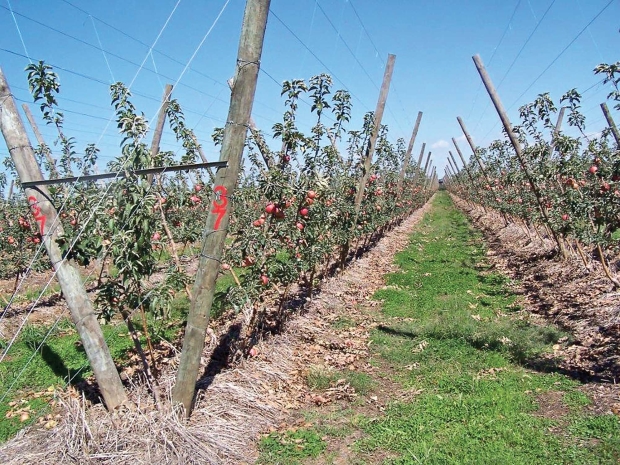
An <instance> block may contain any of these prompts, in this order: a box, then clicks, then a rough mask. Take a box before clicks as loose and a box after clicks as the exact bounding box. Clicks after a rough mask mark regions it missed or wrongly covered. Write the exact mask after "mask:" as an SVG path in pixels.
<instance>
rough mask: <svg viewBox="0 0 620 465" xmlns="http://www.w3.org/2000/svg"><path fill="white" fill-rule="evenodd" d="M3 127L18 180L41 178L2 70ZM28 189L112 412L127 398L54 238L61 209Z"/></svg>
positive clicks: (92, 313)
mask: <svg viewBox="0 0 620 465" xmlns="http://www.w3.org/2000/svg"><path fill="white" fill-rule="evenodd" d="M0 128H1V129H2V135H3V136H4V140H5V141H6V145H7V147H8V149H9V153H10V155H11V158H12V159H13V163H14V164H15V169H16V170H17V174H18V175H19V178H20V180H21V181H22V182H28V181H42V180H43V175H42V173H41V170H40V168H39V166H38V165H37V162H36V160H35V157H34V150H33V149H32V146H31V145H30V141H29V140H28V135H27V133H26V128H25V127H24V123H23V122H22V119H21V117H20V116H19V113H18V111H17V106H16V105H15V101H14V99H13V96H12V94H11V90H10V89H9V85H8V83H7V81H6V79H5V77H4V73H3V72H2V70H1V69H0ZM24 190H25V193H26V197H27V199H28V203H29V205H30V208H31V209H32V214H33V215H34V218H35V220H36V221H37V223H38V224H39V230H40V232H41V237H42V241H43V244H44V245H45V248H46V250H47V253H48V255H49V257H50V260H51V262H52V266H53V267H54V270H55V272H56V278H57V279H58V282H59V283H60V288H61V289H62V294H63V296H64V298H65V301H66V302H67V306H68V307H69V311H70V312H71V317H72V318H73V322H74V323H75V326H76V329H77V332H78V334H79V335H80V339H81V341H82V345H83V347H84V350H85V352H86V355H87V357H88V361H89V362H90V366H91V368H92V369H93V373H94V374H95V378H96V379H97V383H98V384H99V389H100V390H101V394H102V395H103V399H104V401H105V403H106V406H107V407H108V409H110V410H112V409H114V408H116V407H117V406H119V405H120V404H122V403H123V402H125V401H126V400H127V396H126V395H125V391H124V389H123V385H122V383H121V379H120V377H119V375H118V371H117V370H116V366H114V361H113V360H112V357H111V356H110V351H109V349H108V346H107V345H106V343H105V339H104V337H103V332H102V331H101V327H100V326H99V323H98V322H97V316H96V315H95V311H94V309H93V304H92V302H91V301H90V299H89V297H88V294H87V293H86V289H85V288H84V285H83V284H82V280H81V277H80V274H79V272H78V271H77V270H76V269H75V268H73V267H72V266H71V265H70V264H69V263H68V262H67V261H65V260H64V259H63V257H62V251H61V250H60V247H59V246H58V243H57V242H56V241H57V239H58V237H59V236H61V235H62V234H63V229H62V225H61V224H60V221H59V219H58V212H57V211H56V208H55V207H54V205H53V204H52V202H51V201H50V194H49V191H48V190H47V188H46V187H45V186H40V187H39V188H37V189H33V188H26V189H24Z"/></svg>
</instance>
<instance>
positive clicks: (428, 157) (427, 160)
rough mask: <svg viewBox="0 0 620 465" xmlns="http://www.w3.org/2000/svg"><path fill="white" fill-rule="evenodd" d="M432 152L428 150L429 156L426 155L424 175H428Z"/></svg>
mask: <svg viewBox="0 0 620 465" xmlns="http://www.w3.org/2000/svg"><path fill="white" fill-rule="evenodd" d="M431 153H432V152H428V156H427V157H426V163H424V177H426V176H427V173H428V164H429V163H430V162H431Z"/></svg>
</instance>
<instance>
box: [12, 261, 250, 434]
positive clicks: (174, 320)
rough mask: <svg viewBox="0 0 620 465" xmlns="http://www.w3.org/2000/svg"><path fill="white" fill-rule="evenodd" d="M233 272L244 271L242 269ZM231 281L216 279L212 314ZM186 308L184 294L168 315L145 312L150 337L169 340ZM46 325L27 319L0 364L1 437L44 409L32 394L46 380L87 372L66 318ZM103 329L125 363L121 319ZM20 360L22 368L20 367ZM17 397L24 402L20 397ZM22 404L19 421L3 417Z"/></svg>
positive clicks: (61, 381) (220, 307)
mask: <svg viewBox="0 0 620 465" xmlns="http://www.w3.org/2000/svg"><path fill="white" fill-rule="evenodd" d="M110 272H111V273H114V272H115V267H114V266H113V265H111V266H110ZM237 272H238V273H243V270H237ZM235 285H236V284H235V283H234V280H233V278H232V276H231V275H230V273H228V274H225V275H221V276H220V278H219V279H218V281H217V284H216V292H217V293H218V294H217V295H218V298H216V300H215V302H214V305H213V307H212V317H213V318H215V317H217V316H218V315H219V314H221V313H222V312H223V311H224V310H225V305H226V299H225V295H226V293H227V292H228V289H229V288H230V286H235ZM59 290H60V288H59V286H58V285H54V286H50V287H49V288H48V289H47V291H46V293H45V295H50V294H52V293H54V292H58V291H59ZM40 292H41V289H35V288H33V289H29V290H28V291H26V292H25V293H23V294H21V295H19V296H18V302H27V301H33V300H34V298H35V297H37V296H39V294H40ZM188 310H189V301H188V299H187V298H186V296H185V295H184V294H183V295H180V296H179V297H178V298H176V299H175V301H174V302H173V305H172V311H171V315H170V318H168V319H155V318H153V317H152V316H151V315H147V324H148V330H149V333H150V335H151V340H152V342H153V343H157V342H159V341H161V340H162V339H163V340H167V341H169V342H174V340H175V338H176V336H177V334H178V332H179V331H180V330H181V329H182V328H183V327H184V325H185V320H186V316H187V312H188ZM134 325H135V326H136V329H137V330H138V331H142V320H141V319H140V317H139V316H135V317H134ZM50 329H51V326H50V325H26V326H25V327H24V328H23V330H22V331H21V333H20V334H19V337H18V338H17V339H16V341H15V343H14V344H13V345H12V346H11V348H10V350H9V352H8V354H7V357H6V358H5V359H4V360H3V361H2V363H1V364H0V398H1V397H2V396H4V394H5V393H7V391H8V394H7V395H6V397H5V399H4V400H3V401H2V402H0V443H1V442H4V441H6V440H7V439H9V438H10V437H12V436H14V435H15V434H16V433H17V432H18V431H19V430H20V429H21V428H23V427H24V426H27V425H29V424H31V423H33V422H34V421H36V420H37V418H38V417H40V416H42V415H45V414H47V413H48V412H49V410H50V407H49V401H50V400H51V397H50V396H39V397H35V394H36V393H38V392H39V393H40V392H42V391H46V390H47V388H48V387H50V386H54V387H55V388H63V387H64V386H65V385H66V384H67V382H68V380H69V379H73V380H72V384H76V383H80V382H81V381H83V380H85V379H87V378H89V377H90V376H92V371H91V370H90V367H89V364H88V360H87V357H86V354H85V353H84V350H83V349H82V347H81V343H80V341H79V337H78V335H77V332H76V331H75V329H74V326H73V324H72V323H71V321H70V320H67V319H63V320H61V321H60V322H59V324H58V325H57V327H56V328H54V329H51V332H50V334H49V336H47V338H46V335H47V333H48V331H50ZM102 329H103V333H104V337H105V339H106V342H107V344H108V347H109V349H110V352H111V354H112V357H113V359H114V360H115V362H116V364H117V366H119V367H122V366H124V365H126V364H127V359H128V352H129V351H131V350H133V349H134V344H133V342H132V340H131V338H130V337H129V336H128V332H127V327H126V325H125V324H122V323H119V322H113V323H112V324H107V325H102ZM44 339H45V343H44V344H43V345H42V346H41V348H40V350H39V351H38V352H36V353H35V349H36V348H37V347H39V345H40V344H41V342H42V341H43V340H44ZM141 339H142V344H143V348H144V349H145V350H146V339H145V338H144V337H142V338H141ZM7 344H8V341H4V340H2V339H0V351H2V352H3V351H4V350H5V348H6V347H7ZM26 365H27V366H26ZM24 366H26V369H25V370H23V371H22V369H23V367H24ZM76 375H77V376H76ZM22 400H25V401H26V402H25V403H22ZM11 402H18V403H19V405H18V406H11V405H9V403H11ZM27 408H29V409H28V410H27V411H28V413H29V416H30V418H29V420H28V421H25V422H21V421H20V419H19V415H17V416H14V417H12V418H6V415H7V413H8V412H10V411H22V410H23V409H27Z"/></svg>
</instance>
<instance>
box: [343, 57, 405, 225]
mask: <svg viewBox="0 0 620 465" xmlns="http://www.w3.org/2000/svg"><path fill="white" fill-rule="evenodd" d="M395 60H396V55H392V54H388V60H387V64H386V66H385V72H384V73H383V83H382V84H381V90H380V92H379V100H378V101H377V108H376V109H375V121H374V123H375V125H374V127H373V128H372V133H371V134H370V140H369V142H368V147H367V149H366V153H365V155H364V167H363V171H362V177H361V179H360V182H359V184H358V187H357V192H356V194H355V221H354V222H353V227H355V224H356V223H357V216H358V215H359V212H360V208H361V207H362V200H363V198H364V189H365V188H366V183H368V178H369V177H370V166H371V164H372V156H373V155H374V154H375V145H376V143H377V137H378V136H379V130H380V129H381V120H382V119H383V112H384V110H385V103H386V102H387V97H388V93H389V91H390V83H391V81H392V72H393V71H394V62H395Z"/></svg>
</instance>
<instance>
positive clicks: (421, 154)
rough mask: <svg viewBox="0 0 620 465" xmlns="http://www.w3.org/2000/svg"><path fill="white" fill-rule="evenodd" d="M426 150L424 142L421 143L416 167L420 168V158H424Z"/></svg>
mask: <svg viewBox="0 0 620 465" xmlns="http://www.w3.org/2000/svg"><path fill="white" fill-rule="evenodd" d="M425 151H426V142H424V143H423V144H422V150H420V155H419V156H418V164H417V168H418V169H420V168H422V160H423V159H424V152H425Z"/></svg>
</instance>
